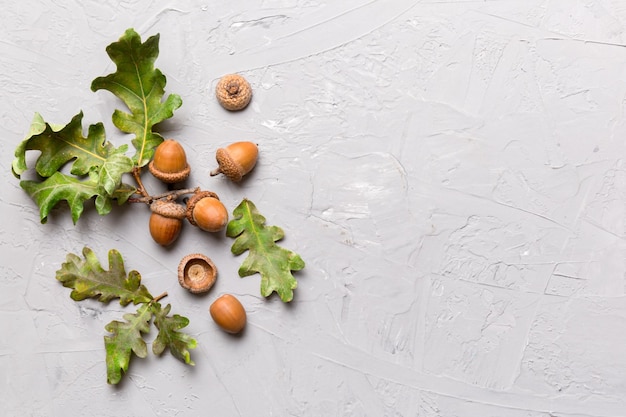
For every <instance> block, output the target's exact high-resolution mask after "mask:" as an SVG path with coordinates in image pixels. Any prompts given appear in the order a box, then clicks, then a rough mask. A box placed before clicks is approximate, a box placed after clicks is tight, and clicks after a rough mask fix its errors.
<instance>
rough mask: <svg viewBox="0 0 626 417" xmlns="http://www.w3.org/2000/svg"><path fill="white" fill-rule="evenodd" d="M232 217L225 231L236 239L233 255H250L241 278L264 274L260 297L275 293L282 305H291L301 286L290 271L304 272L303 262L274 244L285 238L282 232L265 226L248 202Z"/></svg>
mask: <svg viewBox="0 0 626 417" xmlns="http://www.w3.org/2000/svg"><path fill="white" fill-rule="evenodd" d="M233 216H234V219H233V220H231V221H230V222H229V223H228V226H227V228H226V235H227V236H229V237H232V238H236V239H235V242H234V243H233V245H232V247H231V252H232V253H233V254H235V255H241V254H242V253H244V252H245V251H246V250H248V251H249V253H248V257H247V258H246V259H245V260H244V262H243V263H242V264H241V266H240V268H239V276H240V277H245V276H249V275H252V274H254V273H257V272H258V273H260V274H261V294H262V295H263V296H264V297H268V296H270V295H271V294H272V292H274V291H275V292H277V293H278V295H279V296H280V299H281V300H282V301H284V302H289V301H291V300H292V299H293V290H294V289H295V288H296V287H297V285H298V283H297V281H296V279H295V277H294V276H293V275H292V273H291V271H299V270H301V269H302V268H304V261H303V260H302V258H301V257H300V255H298V254H297V253H295V252H292V251H290V250H287V249H284V248H282V247H280V246H278V245H276V244H275V243H274V242H276V241H278V240H280V239H282V238H283V236H284V232H283V230H282V229H281V228H279V227H277V226H269V227H268V226H265V217H263V216H262V215H261V214H260V213H259V211H258V210H257V208H256V206H255V205H254V203H252V202H251V201H250V200H247V199H244V200H243V201H242V202H241V203H240V204H239V205H238V206H237V207H236V208H235V210H233Z"/></svg>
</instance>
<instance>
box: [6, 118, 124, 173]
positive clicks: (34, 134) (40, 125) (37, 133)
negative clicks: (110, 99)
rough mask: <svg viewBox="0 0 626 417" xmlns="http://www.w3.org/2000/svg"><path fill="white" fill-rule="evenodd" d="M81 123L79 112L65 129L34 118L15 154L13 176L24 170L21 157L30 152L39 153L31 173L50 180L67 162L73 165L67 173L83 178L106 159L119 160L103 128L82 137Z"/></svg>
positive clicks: (24, 165)
mask: <svg viewBox="0 0 626 417" xmlns="http://www.w3.org/2000/svg"><path fill="white" fill-rule="evenodd" d="M82 120H83V113H82V112H80V113H78V114H77V115H76V116H74V117H73V118H72V120H71V121H70V122H69V123H68V124H67V125H65V126H62V127H59V126H54V127H53V126H51V125H50V124H48V123H46V122H44V120H43V118H42V117H41V115H39V114H36V115H35V117H34V119H33V123H32V124H31V129H30V132H29V136H28V137H27V138H26V139H24V141H22V143H20V145H18V147H17V149H16V150H15V159H14V161H13V166H12V168H13V173H14V174H16V175H17V176H19V175H21V174H22V173H23V172H24V171H25V170H26V169H27V167H26V160H25V158H26V156H25V154H26V152H27V151H31V150H38V151H41V154H40V155H39V157H38V158H37V162H36V164H35V170H36V171H37V173H38V174H39V175H40V176H42V177H44V178H48V177H50V176H52V175H53V174H54V173H56V172H57V171H59V169H61V167H63V166H64V165H65V164H67V163H68V162H70V161H73V162H72V167H71V170H70V173H71V174H73V175H77V176H81V175H87V174H88V173H89V171H91V170H92V168H94V167H101V166H102V165H103V164H105V162H106V161H107V158H108V157H109V156H110V155H116V156H117V157H118V158H119V154H120V153H121V152H120V150H116V149H115V147H114V146H113V145H112V144H111V143H109V142H107V141H106V139H105V133H104V125H103V124H102V123H97V124H95V125H91V126H89V131H88V134H87V136H86V137H84V136H83V126H82ZM122 151H125V149H122ZM131 168H132V165H131ZM126 172H130V170H128V171H126Z"/></svg>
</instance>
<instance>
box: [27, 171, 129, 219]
mask: <svg viewBox="0 0 626 417" xmlns="http://www.w3.org/2000/svg"><path fill="white" fill-rule="evenodd" d="M98 181H99V179H98V173H97V172H95V171H91V172H90V173H89V177H88V178H85V179H80V178H75V177H72V176H69V175H65V174H62V173H60V172H55V173H54V174H52V176H50V177H49V178H46V179H45V180H44V181H32V180H23V181H20V186H21V187H22V188H23V189H24V191H26V192H27V193H28V195H30V196H31V198H32V199H33V200H35V202H36V203H37V205H38V206H39V217H40V220H41V223H46V221H47V220H48V214H50V211H51V210H52V209H53V208H54V207H55V206H56V205H57V204H58V203H60V202H61V201H67V203H68V204H69V206H70V211H71V214H72V221H73V222H74V224H76V222H77V221H78V219H79V217H80V216H81V214H82V213H83V209H84V204H85V202H86V201H87V200H89V199H91V198H93V197H96V210H97V211H98V213H99V214H101V215H105V214H108V213H109V212H110V211H111V207H112V200H116V199H117V201H118V204H123V203H124V202H125V201H126V200H128V198H130V196H131V195H133V194H134V193H135V188H133V187H131V186H129V185H126V184H120V186H119V187H118V188H117V189H116V190H114V192H113V194H112V195H111V196H109V195H108V194H107V193H106V191H105V190H104V187H103V186H101V184H99V182H98Z"/></svg>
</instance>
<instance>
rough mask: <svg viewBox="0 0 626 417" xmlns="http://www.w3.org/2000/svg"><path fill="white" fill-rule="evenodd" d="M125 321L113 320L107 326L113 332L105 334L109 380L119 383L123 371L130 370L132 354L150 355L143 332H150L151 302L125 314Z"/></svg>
mask: <svg viewBox="0 0 626 417" xmlns="http://www.w3.org/2000/svg"><path fill="white" fill-rule="evenodd" d="M123 317H124V320H126V321H124V322H121V321H117V320H113V321H112V322H110V323H109V324H107V325H106V326H105V329H106V331H108V332H109V333H111V334H110V335H108V336H104V347H105V350H106V365H107V382H108V383H109V384H117V383H118V382H120V380H121V379H122V373H126V371H128V365H129V364H130V357H131V354H132V353H134V354H135V355H137V356H138V357H140V358H145V357H146V356H147V355H148V348H147V346H146V342H145V341H144V340H143V337H142V333H149V332H150V320H151V319H152V311H151V310H150V304H143V305H142V306H141V307H139V309H138V310H137V312H136V313H134V314H130V313H128V314H124V316H123Z"/></svg>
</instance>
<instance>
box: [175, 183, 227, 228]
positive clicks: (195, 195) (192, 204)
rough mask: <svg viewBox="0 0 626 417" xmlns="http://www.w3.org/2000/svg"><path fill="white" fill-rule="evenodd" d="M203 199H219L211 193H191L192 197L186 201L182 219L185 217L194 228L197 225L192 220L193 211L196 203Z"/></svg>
mask: <svg viewBox="0 0 626 417" xmlns="http://www.w3.org/2000/svg"><path fill="white" fill-rule="evenodd" d="M205 197H213V198H214V199H216V200H219V199H220V198H219V197H218V196H217V194H215V193H214V192H212V191H199V192H197V193H193V195H192V196H191V197H189V200H187V209H186V210H185V215H184V216H183V217H187V220H189V223H191V224H193V225H194V226H197V225H198V224H197V223H196V221H195V220H194V218H193V209H194V208H195V207H196V203H198V201H200V200H202V199H203V198H205Z"/></svg>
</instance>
